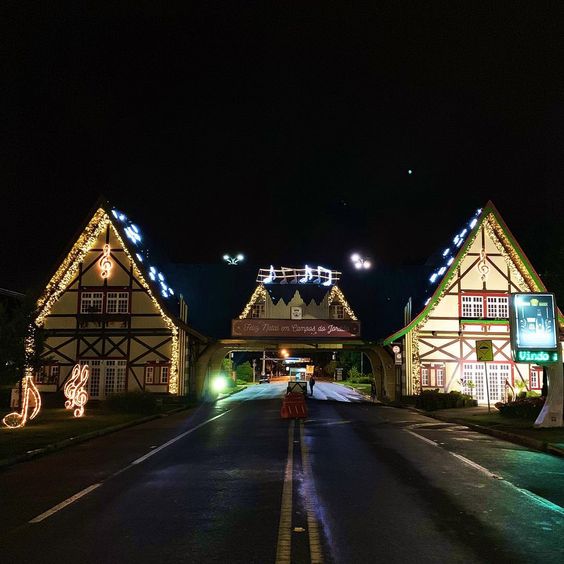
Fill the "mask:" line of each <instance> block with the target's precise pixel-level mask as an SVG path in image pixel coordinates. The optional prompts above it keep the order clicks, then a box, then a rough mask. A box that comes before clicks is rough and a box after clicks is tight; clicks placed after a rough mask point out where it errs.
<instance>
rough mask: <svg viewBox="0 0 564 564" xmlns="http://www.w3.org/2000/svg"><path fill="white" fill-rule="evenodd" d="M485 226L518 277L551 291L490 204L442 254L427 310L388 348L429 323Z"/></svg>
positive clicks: (432, 279) (386, 341)
mask: <svg viewBox="0 0 564 564" xmlns="http://www.w3.org/2000/svg"><path fill="white" fill-rule="evenodd" d="M484 223H487V226H489V228H491V229H492V230H493V232H494V234H495V236H496V237H497V239H498V241H499V242H500V243H501V246H502V248H503V253H504V254H505V255H506V256H507V257H508V258H509V259H510V260H511V261H512V262H513V264H514V265H515V268H516V269H517V272H518V274H519V275H520V276H521V277H522V279H523V281H524V282H525V284H526V285H527V286H528V287H529V289H530V291H531V292H546V291H547V290H546V287H545V285H544V284H543V282H542V280H541V278H540V276H539V275H538V273H537V272H536V270H535V269H534V268H533V265H532V264H531V262H530V261H529V259H528V258H527V256H526V255H525V253H524V251H523V249H521V247H520V246H519V244H518V243H517V240H516V239H515V237H514V236H513V234H512V233H511V231H510V230H509V228H508V227H507V224H506V223H505V221H504V220H503V218H502V217H501V215H500V213H499V211H498V210H497V208H496V207H495V206H494V204H493V203H492V202H491V201H489V202H488V203H487V204H486V205H485V206H484V208H483V209H481V210H478V211H477V212H476V214H475V215H474V216H473V217H472V219H471V220H470V222H469V223H468V225H467V227H465V228H464V229H463V231H462V232H461V233H459V234H457V235H456V236H455V238H454V239H453V241H452V244H451V245H450V246H448V247H446V248H445V250H444V251H442V253H441V255H442V259H443V260H444V263H443V264H442V265H441V266H438V267H435V268H434V269H433V271H432V274H431V275H430V277H429V282H430V283H431V284H436V286H434V287H431V290H430V292H428V295H429V294H430V295H429V297H428V298H427V300H426V301H425V303H424V306H423V309H422V310H421V311H420V313H419V314H418V315H417V316H416V317H415V318H414V319H413V320H412V321H411V322H410V323H409V324H407V325H406V326H405V327H403V328H402V329H400V330H399V331H396V332H395V333H393V334H392V335H390V336H389V337H387V338H386V339H384V341H383V344H384V345H388V344H390V343H392V342H393V341H395V340H397V339H399V338H400V337H403V335H405V334H406V333H407V332H408V331H410V330H411V329H413V328H415V327H417V326H418V325H419V324H420V323H422V322H424V321H425V319H426V318H427V317H428V315H429V314H430V312H431V311H432V309H433V308H434V307H435V305H436V304H437V302H438V301H439V300H440V299H441V298H442V296H443V294H444V292H445V290H446V288H448V286H449V282H450V280H451V278H452V277H453V276H454V275H455V274H456V270H457V268H458V265H459V264H460V263H461V261H462V259H463V258H464V257H465V256H466V253H467V252H468V249H469V248H470V246H471V245H472V243H473V241H474V239H475V237H476V234H477V233H478V231H479V229H480V228H481V226H482V225H483V224H484ZM452 245H454V247H455V249H458V250H457V251H456V252H454V251H453V250H452ZM558 320H559V323H560V325H563V324H564V316H562V313H561V312H560V310H558Z"/></svg>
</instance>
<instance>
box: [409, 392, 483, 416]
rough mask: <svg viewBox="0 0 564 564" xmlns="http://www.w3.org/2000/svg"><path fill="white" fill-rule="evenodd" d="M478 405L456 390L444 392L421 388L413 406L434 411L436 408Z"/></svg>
mask: <svg viewBox="0 0 564 564" xmlns="http://www.w3.org/2000/svg"><path fill="white" fill-rule="evenodd" d="M476 405H478V402H477V401H476V400H475V399H472V398H471V397H470V396H468V395H466V394H462V393H460V392H457V391H452V392H449V393H448V394H445V393H443V392H439V390H438V389H436V390H423V391H422V392H421V394H420V395H418V396H416V399H415V407H418V408H419V409H424V410H425V411H435V410H436V409H451V408H455V407H474V406H476Z"/></svg>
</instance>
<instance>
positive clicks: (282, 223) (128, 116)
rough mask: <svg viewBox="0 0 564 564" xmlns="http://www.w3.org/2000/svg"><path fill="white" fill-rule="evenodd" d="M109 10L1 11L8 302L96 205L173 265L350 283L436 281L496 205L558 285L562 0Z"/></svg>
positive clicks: (563, 149) (34, 280) (41, 273)
mask: <svg viewBox="0 0 564 564" xmlns="http://www.w3.org/2000/svg"><path fill="white" fill-rule="evenodd" d="M99 4H100V3H99V2H95V3H93V4H92V5H91V6H90V7H85V6H86V5H85V4H83V3H79V2H70V3H68V4H65V3H62V2H57V3H52V4H50V5H48V4H45V5H44V6H43V7H40V5H39V3H33V4H24V3H22V2H7V3H4V7H3V8H2V11H3V14H2V21H3V24H4V29H3V31H2V37H3V39H2V42H3V44H4V47H5V49H3V51H5V52H7V54H8V57H7V59H6V62H7V66H6V67H5V69H4V71H3V83H4V87H3V89H4V95H3V96H4V97H5V103H3V104H2V110H3V111H2V114H3V127H2V131H3V134H2V145H3V148H2V149H3V150H2V157H1V158H2V167H1V171H0V174H1V175H2V176H1V182H2V183H1V190H2V192H1V194H2V206H3V211H4V213H3V221H2V225H1V227H0V234H1V245H0V286H1V287H8V288H11V289H15V290H21V291H26V290H28V289H30V288H34V287H37V285H38V284H40V283H42V282H44V280H45V278H46V277H47V276H48V275H49V274H50V273H51V272H52V270H53V269H54V268H55V266H56V263H57V261H58V260H59V259H60V258H61V254H62V253H63V251H64V250H65V249H66V248H67V246H68V245H69V243H70V242H71V239H72V238H73V237H74V236H75V235H76V231H77V229H78V228H79V226H80V224H81V223H82V222H83V221H84V220H85V219H86V216H87V214H88V213H89V212H90V211H91V208H92V206H94V204H95V202H96V200H97V198H98V197H99V196H100V195H102V194H103V195H105V196H106V197H107V198H108V199H109V200H110V202H111V203H113V204H115V205H116V207H118V208H119V209H120V210H123V211H124V212H126V213H127V214H128V215H129V216H130V217H131V218H132V219H134V220H135V222H136V223H137V224H138V225H139V226H141V227H142V228H143V230H144V232H145V233H146V234H147V235H148V236H150V238H151V241H152V243H153V244H154V245H156V246H157V247H158V248H159V250H160V251H161V253H165V254H166V260H168V261H171V262H178V263H218V262H220V261H221V256H222V255H223V254H224V253H225V252H239V251H242V252H244V253H246V254H247V255H248V256H249V260H250V261H252V262H253V263H256V264H262V265H264V266H268V265H269V264H275V265H282V264H283V265H285V266H300V265H303V264H304V263H307V262H310V263H317V264H328V265H331V266H333V267H336V268H339V267H340V268H342V269H349V268H350V264H349V261H348V258H347V257H348V256H349V254H350V252H351V251H354V250H360V251H362V252H365V253H367V254H370V255H371V256H372V258H373V259H374V261H375V266H376V269H378V268H379V267H381V268H384V267H385V268H394V267H400V266H407V265H413V264H418V263H422V262H424V261H425V259H426V258H427V257H428V256H429V255H430V254H431V253H433V252H434V251H435V250H436V249H437V247H440V246H442V245H443V243H444V242H445V241H449V240H450V238H451V237H452V235H454V234H455V233H456V232H457V231H459V229H460V227H461V226H462V225H464V224H465V223H466V222H467V220H468V219H469V218H470V216H471V215H472V214H473V213H474V211H475V210H476V209H477V208H479V207H482V206H483V205H484V204H485V203H486V201H487V200H489V199H491V200H493V202H494V203H495V204H496V206H497V207H498V209H499V210H500V212H501V214H502V216H503V217H504V218H505V220H506V221H507V223H508V225H509V227H510V228H511V229H512V231H513V233H514V234H515V236H516V237H517V239H518V240H519V241H520V243H521V245H522V247H523V248H524V250H525V252H526V253H527V254H528V255H529V258H530V259H531V260H532V262H533V264H534V265H535V266H536V267H537V269H538V270H539V271H541V273H543V272H544V270H547V269H548V270H549V269H550V261H551V260H553V259H554V256H555V255H556V253H557V245H556V242H555V241H557V238H558V237H560V243H558V244H559V245H560V244H561V242H562V232H563V231H564V227H563V226H562V223H561V221H560V218H561V216H562V213H563V212H564V209H563V208H564V206H563V200H564V198H563V196H562V187H563V183H564V79H563V74H564V73H563V68H564V67H563V63H562V61H563V54H564V39H563V38H564V33H563V32H564V27H563V25H562V23H563V21H564V20H563V18H562V15H563V13H562V11H561V8H560V7H559V6H561V4H560V3H558V2H555V3H544V2H543V3H541V2H529V3H528V4H527V5H525V4H517V3H505V2H488V3H484V4H483V5H482V6H483V7H480V6H481V4H480V3H478V2H449V3H441V2H416V3H413V4H415V6H413V5H412V4H411V3H407V2H397V1H396V2H391V3H387V2H381V1H378V2H369V3H367V4H366V5H365V6H363V7H361V6H357V7H356V8H353V7H352V6H351V4H350V3H348V2H347V3H338V2H322V3H315V4H314V3H311V2H303V1H302V2H276V3H275V2H267V3H264V4H263V3H260V4H258V5H257V4H255V3H252V2H182V3H179V4H178V6H179V7H172V6H173V4H171V5H170V6H167V7H164V6H161V5H160V4H161V3H157V2H154V3H149V2H136V3H133V5H134V7H128V8H125V7H124V6H125V3H118V4H119V5H120V6H121V7H118V8H116V7H101V6H100V5H99ZM162 4H164V3H162ZM167 4H168V3H167ZM409 170H412V171H413V173H412V174H409V173H408V171H409ZM560 248H561V247H560ZM560 252H562V251H560ZM250 291H252V287H251V288H249V289H248V291H247V290H245V291H244V293H243V294H244V298H245V299H246V298H247V297H248V296H247V294H248V293H249V292H250Z"/></svg>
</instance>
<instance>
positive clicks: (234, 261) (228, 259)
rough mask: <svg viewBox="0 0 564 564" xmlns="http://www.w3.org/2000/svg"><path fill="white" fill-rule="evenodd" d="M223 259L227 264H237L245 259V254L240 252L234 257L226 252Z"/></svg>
mask: <svg viewBox="0 0 564 564" xmlns="http://www.w3.org/2000/svg"><path fill="white" fill-rule="evenodd" d="M223 260H224V261H225V262H226V263H227V264H230V265H233V266H235V265H237V264H239V263H240V262H241V261H243V260H245V256H244V255H242V254H241V253H239V254H238V255H236V256H234V257H232V256H230V255H227V254H225V255H223Z"/></svg>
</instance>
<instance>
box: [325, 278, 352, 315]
mask: <svg viewBox="0 0 564 564" xmlns="http://www.w3.org/2000/svg"><path fill="white" fill-rule="evenodd" d="M335 299H337V301H338V302H339V303H340V304H341V305H342V306H343V308H344V309H345V311H346V312H347V314H348V315H349V317H350V318H351V319H353V320H354V321H358V319H357V317H356V315H355V313H354V311H353V310H352V308H351V306H350V305H349V303H348V302H347V300H346V299H345V295H344V294H343V292H341V289H340V288H339V287H338V286H333V287H332V288H331V292H329V297H328V298H327V301H328V302H329V304H330V303H331V302H333V301H334V300H335Z"/></svg>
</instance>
